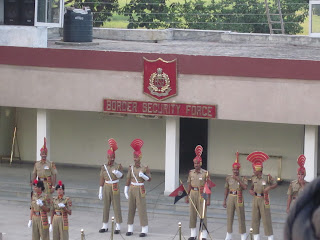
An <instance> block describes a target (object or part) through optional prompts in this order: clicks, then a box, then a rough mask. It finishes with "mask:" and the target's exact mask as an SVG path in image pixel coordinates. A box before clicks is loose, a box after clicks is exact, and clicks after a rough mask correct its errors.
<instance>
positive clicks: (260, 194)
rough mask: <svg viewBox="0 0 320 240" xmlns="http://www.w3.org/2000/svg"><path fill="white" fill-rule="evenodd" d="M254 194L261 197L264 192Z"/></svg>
mask: <svg viewBox="0 0 320 240" xmlns="http://www.w3.org/2000/svg"><path fill="white" fill-rule="evenodd" d="M254 195H256V196H257V197H263V196H264V194H263V193H256V192H255V193H254Z"/></svg>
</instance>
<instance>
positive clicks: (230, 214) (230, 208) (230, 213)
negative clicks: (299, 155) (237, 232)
mask: <svg viewBox="0 0 320 240" xmlns="http://www.w3.org/2000/svg"><path fill="white" fill-rule="evenodd" d="M234 200H235V198H234V197H233V196H229V197H228V200H227V232H228V233H232V232H233V220H234V211H235V201H234Z"/></svg>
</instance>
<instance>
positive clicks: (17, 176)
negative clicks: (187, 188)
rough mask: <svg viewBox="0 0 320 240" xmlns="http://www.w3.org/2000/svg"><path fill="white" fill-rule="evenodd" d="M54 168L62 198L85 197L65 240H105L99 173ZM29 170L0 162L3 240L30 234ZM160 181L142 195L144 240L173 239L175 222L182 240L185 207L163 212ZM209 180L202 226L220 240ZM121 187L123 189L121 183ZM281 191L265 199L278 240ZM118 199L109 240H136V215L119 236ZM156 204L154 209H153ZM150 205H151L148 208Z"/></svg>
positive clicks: (220, 214) (217, 205)
mask: <svg viewBox="0 0 320 240" xmlns="http://www.w3.org/2000/svg"><path fill="white" fill-rule="evenodd" d="M58 168H59V175H58V179H62V180H63V181H64V183H65V184H66V188H67V190H66V194H67V195H71V196H72V195H73V196H74V198H77V199H78V202H79V199H81V198H82V197H83V198H87V199H88V200H87V202H86V203H85V204H82V205H81V203H80V202H79V204H78V205H76V204H75V206H74V208H73V213H72V216H71V217H70V231H69V232H70V240H80V239H81V238H80V230H81V229H84V231H85V235H86V238H85V239H86V240H99V239H110V232H108V233H104V234H101V233H98V230H99V229H100V227H101V219H102V202H101V201H99V200H97V193H98V172H99V169H98V168H77V167H62V166H58ZM31 170H32V165H31V164H21V165H19V164H14V165H12V166H9V165H8V164H3V163H2V164H0V186H1V187H0V232H3V233H5V235H4V237H3V240H18V239H19V240H27V239H29V240H30V239H31V230H30V229H28V228H27V223H28V220H29V213H30V210H29V200H28V199H25V198H26V197H25V196H28V194H29V186H28V181H29V173H30V171H31ZM182 177H184V176H182ZM163 179H164V174H163V173H154V174H153V180H152V182H151V183H148V184H147V185H146V189H147V192H149V193H148V195H147V198H149V200H150V199H153V200H152V201H151V202H150V203H149V205H148V206H150V207H149V209H148V218H149V232H150V233H149V234H148V238H147V239H154V240H158V239H159V240H160V239H162V240H163V239H168V240H169V239H179V237H178V235H176V233H177V231H178V223H179V222H181V223H182V235H183V236H184V237H185V239H187V238H188V237H189V234H190V232H189V228H188V210H187V207H186V206H185V203H184V202H183V201H181V202H179V203H178V204H177V205H176V206H175V209H176V210H175V211H173V212H170V210H168V209H171V208H172V207H173V204H172V201H173V199H171V198H170V199H168V197H165V196H163V191H164V184H163ZM214 181H215V182H216V184H217V188H216V189H215V192H214V194H213V196H212V201H211V203H212V204H211V205H212V206H210V208H209V209H208V216H209V217H208V228H209V231H210V234H211V236H212V239H217V240H218V239H224V237H225V233H226V214H225V210H224V209H223V208H222V207H221V200H222V199H223V182H224V179H223V178H214ZM121 184H122V186H123V183H121ZM19 185H21V186H19ZM10 186H15V188H16V190H12V191H13V192H12V193H10ZM17 186H19V187H17ZM287 187H288V185H287V184H286V183H284V184H282V185H280V186H279V187H278V188H277V189H275V190H274V192H273V193H272V195H271V197H272V203H274V204H273V206H272V217H273V227H274V235H275V239H282V232H283V225H284V218H285V217H284V216H285V215H283V213H284V208H285V199H286V194H285V192H286V189H287ZM12 188H13V187H12ZM19 189H21V190H19ZM68 189H69V190H68ZM15 191H17V193H15ZM13 193H14V195H13ZM22 193H23V194H22ZM83 194H87V195H88V194H90V195H91V196H87V195H84V196H82V195H83ZM4 195H7V196H4ZM21 196H22V197H21ZM89 197H91V198H89ZM244 197H245V200H246V205H247V206H246V212H247V219H248V220H247V230H249V228H250V218H251V216H250V214H251V212H250V203H251V198H250V197H249V196H247V193H246V194H245V195H244ZM121 199H122V203H121V204H122V208H123V220H124V223H123V224H122V233H123V235H121V236H119V235H118V236H115V237H114V239H132V240H134V239H141V238H139V237H138V234H139V232H140V230H141V228H140V227H139V219H138V216H136V219H135V226H134V235H133V236H131V237H127V236H125V234H124V233H125V231H126V230H127V229H126V220H127V209H128V206H127V202H126V200H125V199H124V196H123V194H122V193H121ZM168 201H169V202H170V204H171V206H170V205H169V206H168V205H165V204H168ZM75 202H76V201H75ZM157 204H158V205H159V206H156V205H157ZM161 204H163V205H161ZM151 206H154V207H153V208H152V207H151ZM161 208H163V209H161ZM234 229H235V230H234V232H237V229H238V224H237V222H236V221H235V223H234ZM261 232H262V233H263V229H261ZM262 235H263V234H262ZM234 236H235V239H240V237H239V235H238V234H236V233H235V234H234ZM182 239H184V238H182ZM248 239H250V238H248ZM262 239H266V238H262Z"/></svg>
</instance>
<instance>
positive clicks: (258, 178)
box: [247, 152, 277, 240]
mask: <svg viewBox="0 0 320 240" xmlns="http://www.w3.org/2000/svg"><path fill="white" fill-rule="evenodd" d="M268 159H269V156H268V155H267V154H265V153H264V152H253V153H251V154H249V156H248V157H247V160H248V161H250V162H252V167H253V172H254V175H253V176H252V186H251V189H250V190H249V193H250V194H251V195H252V196H253V201H252V229H253V238H254V240H260V235H259V230H260V220H261V218H262V222H263V228H264V233H265V235H266V236H267V237H268V240H273V229H272V222H271V212H270V199H269V191H270V190H271V189H274V188H276V187H277V182H276V181H275V180H274V178H272V176H271V175H270V174H269V175H264V174H263V173H262V171H263V162H265V161H267V160H268Z"/></svg>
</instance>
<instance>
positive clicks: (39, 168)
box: [33, 160, 58, 178]
mask: <svg viewBox="0 0 320 240" xmlns="http://www.w3.org/2000/svg"><path fill="white" fill-rule="evenodd" d="M57 173H58V171H57V169H56V165H55V164H54V163H53V162H51V161H49V160H46V161H45V162H42V161H37V162H36V163H35V164H34V168H33V174H36V176H38V177H39V178H46V177H50V176H52V175H55V174H57Z"/></svg>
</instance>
